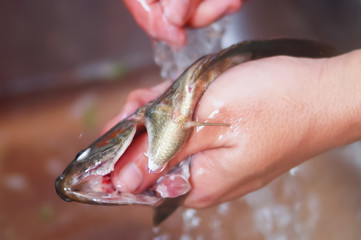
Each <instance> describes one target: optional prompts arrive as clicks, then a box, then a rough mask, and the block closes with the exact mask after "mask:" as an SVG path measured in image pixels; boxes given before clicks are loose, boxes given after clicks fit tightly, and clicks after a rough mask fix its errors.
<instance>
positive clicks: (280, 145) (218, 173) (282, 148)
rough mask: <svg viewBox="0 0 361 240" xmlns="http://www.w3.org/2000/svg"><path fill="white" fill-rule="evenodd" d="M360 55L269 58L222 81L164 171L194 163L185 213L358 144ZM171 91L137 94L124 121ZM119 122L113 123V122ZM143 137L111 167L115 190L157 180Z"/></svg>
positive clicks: (132, 96)
mask: <svg viewBox="0 0 361 240" xmlns="http://www.w3.org/2000/svg"><path fill="white" fill-rule="evenodd" d="M359 66H361V50H358V51H354V52H351V53H349V54H345V55H341V56H338V57H334V58H330V59H316V60H315V59H304V58H293V57H272V58H266V59H261V60H257V61H251V62H247V63H244V64H241V65H239V66H236V67H234V68H232V69H230V70H228V71H226V72H225V73H223V74H221V75H220V76H219V77H218V78H217V80H216V81H215V82H214V83H212V85H211V86H210V87H209V88H208V90H207V91H206V92H205V94H204V95H203V97H202V98H201V100H200V102H199V103H198V106H197V109H196V111H195V115H194V119H198V120H199V121H206V120H209V121H213V122H227V123H229V124H230V127H198V129H194V132H193V134H192V135H191V137H190V139H189V140H188V141H187V143H186V145H185V146H184V147H183V148H182V149H181V150H180V152H179V153H178V154H177V156H176V157H175V158H174V159H173V160H172V161H171V162H170V164H168V166H167V168H171V167H172V166H175V165H176V164H177V163H179V162H180V161H182V160H183V159H184V158H185V157H187V156H189V155H194V158H193V161H192V167H191V178H190V180H191V185H192V189H191V191H190V193H189V195H188V197H187V199H186V201H185V205H186V206H190V207H205V206H210V205H213V204H216V203H220V202H224V201H227V200H230V199H232V198H235V197H239V196H242V195H244V194H246V193H249V192H251V191H254V190H256V189H258V188H260V187H262V186H264V185H265V184H267V183H268V182H270V181H272V180H273V179H275V178H276V177H277V176H279V175H281V174H283V173H284V172H286V171H287V170H289V169H290V168H292V167H294V166H296V165H298V164H299V163H301V162H303V161H305V160H307V159H309V158H310V157H312V156H314V155H317V154H319V153H321V152H324V151H327V150H329V149H331V148H334V147H338V146H342V145H345V144H348V143H351V142H354V141H356V140H357V139H359V138H360V136H361V132H360V129H361V122H360V119H361V108H360V106H361V97H360V94H359V93H360V92H361V81H360V79H361V78H360V77H361V69H360V67H359ZM169 85H170V82H165V83H163V84H161V85H159V86H157V87H155V88H153V89H148V90H147V89H142V90H136V91H134V92H133V93H132V94H130V97H129V98H128V100H127V104H126V105H125V108H124V111H123V112H122V113H121V114H120V115H119V116H123V115H124V114H125V115H128V114H130V113H132V112H134V110H135V109H136V108H138V107H140V106H142V105H143V104H144V103H146V102H148V101H149V100H152V99H154V98H156V97H157V96H158V95H160V94H161V93H162V92H164V90H166V88H167V87H168V86H169ZM118 120H119V119H118ZM145 152H147V137H146V133H144V135H143V136H139V137H138V138H137V139H135V142H134V143H133V144H132V145H131V146H130V147H129V149H128V150H127V151H126V153H125V154H124V155H123V157H122V158H123V159H124V160H123V161H122V162H119V163H117V164H116V166H115V170H114V172H113V174H112V181H113V185H114V186H118V187H120V189H121V190H122V191H126V192H127V191H128V192H141V191H143V190H144V189H146V188H147V187H149V186H150V185H152V184H153V183H154V182H155V181H156V180H157V179H158V178H159V176H160V174H154V173H153V174H150V173H148V171H147V170H146V168H145V166H146V165H147V160H148V158H147V157H146V156H145V155H144V153H145Z"/></svg>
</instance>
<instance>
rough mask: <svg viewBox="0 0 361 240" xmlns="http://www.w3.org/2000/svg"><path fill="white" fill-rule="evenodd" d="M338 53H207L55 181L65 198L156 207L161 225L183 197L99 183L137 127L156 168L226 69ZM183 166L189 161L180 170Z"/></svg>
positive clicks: (268, 47) (282, 44)
mask: <svg viewBox="0 0 361 240" xmlns="http://www.w3.org/2000/svg"><path fill="white" fill-rule="evenodd" d="M335 54H336V52H335V51H334V49H333V48H332V47H330V46H328V45H326V44H323V43H320V42H315V41H308V40H297V39H275V40H266V41H251V42H243V43H240V44H236V45H233V46H231V47H229V48H227V49H224V50H222V51H221V52H219V53H218V54H213V55H207V56H204V57H202V58H200V59H199V60H198V61H196V62H195V63H194V64H193V65H192V66H190V67H189V68H188V69H187V70H186V71H185V72H184V73H183V74H182V75H181V76H180V77H179V78H178V79H177V80H176V81H175V82H174V83H173V84H172V86H170V88H169V89H168V90H167V91H165V92H164V93H163V94H162V95H161V96H160V97H159V98H157V99H156V100H154V101H152V102H150V103H148V104H146V105H145V106H143V107H141V108H139V109H138V110H137V111H136V112H135V113H134V114H132V115H130V116H129V117H127V118H126V119H124V120H122V121H121V122H119V123H118V124H117V125H116V126H114V127H113V128H112V129H111V130H109V131H108V132H107V133H105V134H104V135H103V136H101V137H100V138H99V139H98V140H96V141H95V142H94V143H92V144H91V145H90V146H89V147H88V148H86V149H85V150H83V151H81V152H79V154H78V155H77V156H76V157H75V159H74V160H73V161H72V162H71V163H70V164H69V165H68V167H67V168H66V169H65V170H64V172H63V174H62V175H60V176H59V177H58V178H57V179H56V181H55V188H56V191H57V193H58V195H59V196H60V197H61V198H62V199H64V200H66V201H77V202H81V203H88V204H97V205H127V204H143V205H149V206H154V207H156V211H157V212H158V214H156V215H155V221H156V222H157V223H160V222H162V221H163V220H164V219H165V218H166V217H167V216H169V215H170V214H171V212H173V211H174V210H175V209H176V208H177V206H178V205H180V204H181V202H182V199H184V197H183V198H182V196H180V197H178V198H177V199H174V200H169V201H164V199H162V198H160V197H159V196H157V194H156V192H155V191H154V189H153V188H150V189H147V190H146V191H144V192H142V193H140V194H137V195H132V194H128V193H119V192H117V191H115V190H114V192H111V193H108V192H106V191H105V190H104V189H102V188H100V187H99V184H98V182H97V181H99V179H100V180H101V179H102V177H103V176H104V175H107V174H109V173H110V172H111V171H113V169H114V164H115V163H116V161H117V160H118V158H119V157H120V155H122V153H123V152H124V151H125V150H126V148H127V147H128V145H129V144H130V143H131V142H132V140H133V138H134V136H135V134H136V133H135V132H136V131H139V129H140V131H143V130H142V129H141V126H142V125H143V124H145V127H146V129H147V131H148V136H149V146H151V147H149V149H148V155H149V161H150V162H151V164H149V163H148V166H149V165H151V169H152V170H153V169H156V168H161V167H162V166H164V165H165V164H166V163H167V162H168V161H169V160H171V159H172V158H173V157H174V155H175V154H176V153H177V152H178V151H179V149H181V148H182V146H183V145H184V143H185V142H186V141H187V139H188V138H189V136H190V134H191V132H192V129H191V128H189V127H187V123H189V122H191V121H192V119H193V113H194V109H195V107H196V105H197V103H198V101H199V100H200V98H201V96H202V95H203V93H204V92H205V91H206V89H207V87H208V86H209V85H210V84H211V82H212V81H213V80H214V79H215V78H216V77H217V76H219V75H220V74H221V73H222V72H224V71H226V70H227V69H229V68H231V67H233V66H235V65H237V64H240V63H242V62H246V61H250V60H255V59H260V58H266V57H271V56H277V55H287V56H294V57H309V58H321V57H331V56H334V55H335ZM162 151H164V152H163V153H162ZM152 164H153V165H152ZM184 166H186V165H183V166H178V168H179V167H183V168H184ZM187 172H188V173H187ZM168 174H172V173H168ZM181 174H185V175H187V174H188V176H187V177H186V178H185V179H188V177H189V167H188V168H184V169H183V172H182V173H181ZM94 179H95V180H94ZM94 182H95V183H94ZM101 186H103V185H101ZM183 196H184V195H183Z"/></svg>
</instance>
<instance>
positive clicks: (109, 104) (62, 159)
mask: <svg viewBox="0 0 361 240" xmlns="http://www.w3.org/2000/svg"><path fill="white" fill-rule="evenodd" d="M157 74H158V72H157V70H155V69H151V68H150V69H144V70H143V71H139V72H138V73H135V74H132V75H128V76H127V79H128V83H129V80H130V81H131V80H132V79H137V81H131V82H133V84H127V85H125V84H124V83H123V82H122V80H119V81H117V82H107V83H103V84H95V85H92V86H88V87H86V88H78V89H73V90H71V91H70V90H69V91H61V92H47V93H43V94H36V95H28V96H22V97H18V98H13V99H11V101H10V100H9V101H6V102H2V103H1V109H2V111H1V119H0V176H1V177H0V191H1V198H0V212H1V215H0V234H1V235H0V238H1V239H99V238H105V239H151V238H154V239H179V238H181V237H182V239H360V238H361V158H360V156H361V154H359V153H360V152H361V145H360V144H354V145H352V146H349V147H347V148H346V149H340V150H335V151H333V152H331V153H327V154H324V155H322V156H319V157H317V158H315V159H313V160H311V161H309V162H307V163H306V164H303V165H301V166H300V167H297V168H295V169H292V170H291V171H290V173H288V174H286V175H284V176H283V177H281V178H280V179H277V180H276V181H274V182H272V183H271V184H270V185H269V186H267V187H265V188H263V189H261V190H260V191H257V192H255V193H252V194H250V195H247V196H246V197H244V198H242V199H239V200H235V201H233V202H231V203H225V204H222V205H219V206H215V207H213V208H209V209H204V210H194V209H180V210H178V211H177V212H176V213H175V214H174V215H173V216H171V217H170V218H169V219H168V220H167V221H166V222H165V223H164V224H163V225H161V227H160V228H158V229H155V230H154V229H153V227H152V214H153V213H152V209H150V208H147V207H140V206H129V207H103V206H92V205H84V204H78V203H67V202H64V201H62V200H61V199H60V198H59V197H58V196H57V195H56V193H55V189H54V180H55V178H56V177H57V176H58V175H59V174H60V173H61V172H62V170H63V169H64V167H65V166H66V165H67V164H68V163H69V162H70V161H71V160H72V159H73V157H74V156H75V155H76V153H77V152H78V151H79V150H80V149H82V148H84V147H86V146H87V145H88V144H89V143H90V142H91V141H92V140H94V139H95V138H96V137H98V136H99V132H100V129H101V127H102V126H103V125H104V124H105V123H106V121H107V120H108V119H110V118H111V117H112V116H114V115H115V114H116V113H117V112H118V111H119V110H120V109H121V107H122V105H123V104H124V101H125V97H126V96H127V94H128V92H129V91H130V90H131V89H133V88H138V87H146V86H151V85H153V84H155V83H157V82H159V81H160V79H159V78H158V77H157ZM282 237H283V238H282Z"/></svg>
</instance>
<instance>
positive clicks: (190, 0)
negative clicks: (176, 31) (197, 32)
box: [160, 0, 201, 27]
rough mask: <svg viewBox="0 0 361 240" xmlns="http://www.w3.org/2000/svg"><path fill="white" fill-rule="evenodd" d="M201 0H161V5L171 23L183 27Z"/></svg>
mask: <svg viewBox="0 0 361 240" xmlns="http://www.w3.org/2000/svg"><path fill="white" fill-rule="evenodd" d="M200 2H201V0H182V1H173V0H160V5H161V7H162V10H163V13H164V16H165V17H166V18H167V20H168V22H169V23H171V24H173V25H174V26H177V27H183V26H184V25H186V23H187V22H188V20H189V18H190V17H191V16H192V15H193V13H194V11H195V10H196V8H197V6H198V4H199V3H200Z"/></svg>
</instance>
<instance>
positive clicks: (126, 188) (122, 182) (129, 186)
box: [112, 163, 143, 193]
mask: <svg viewBox="0 0 361 240" xmlns="http://www.w3.org/2000/svg"><path fill="white" fill-rule="evenodd" d="M112 182H113V185H114V187H115V188H116V189H117V190H119V191H120V192H129V193H132V192H134V191H135V190H137V189H138V188H139V186H140V185H141V184H142V182H143V175H142V173H141V171H140V169H139V168H138V166H137V165H135V164H134V163H129V164H127V165H125V166H124V167H123V168H122V169H121V170H120V171H119V173H118V174H117V175H116V176H114V177H113V178H112Z"/></svg>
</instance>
